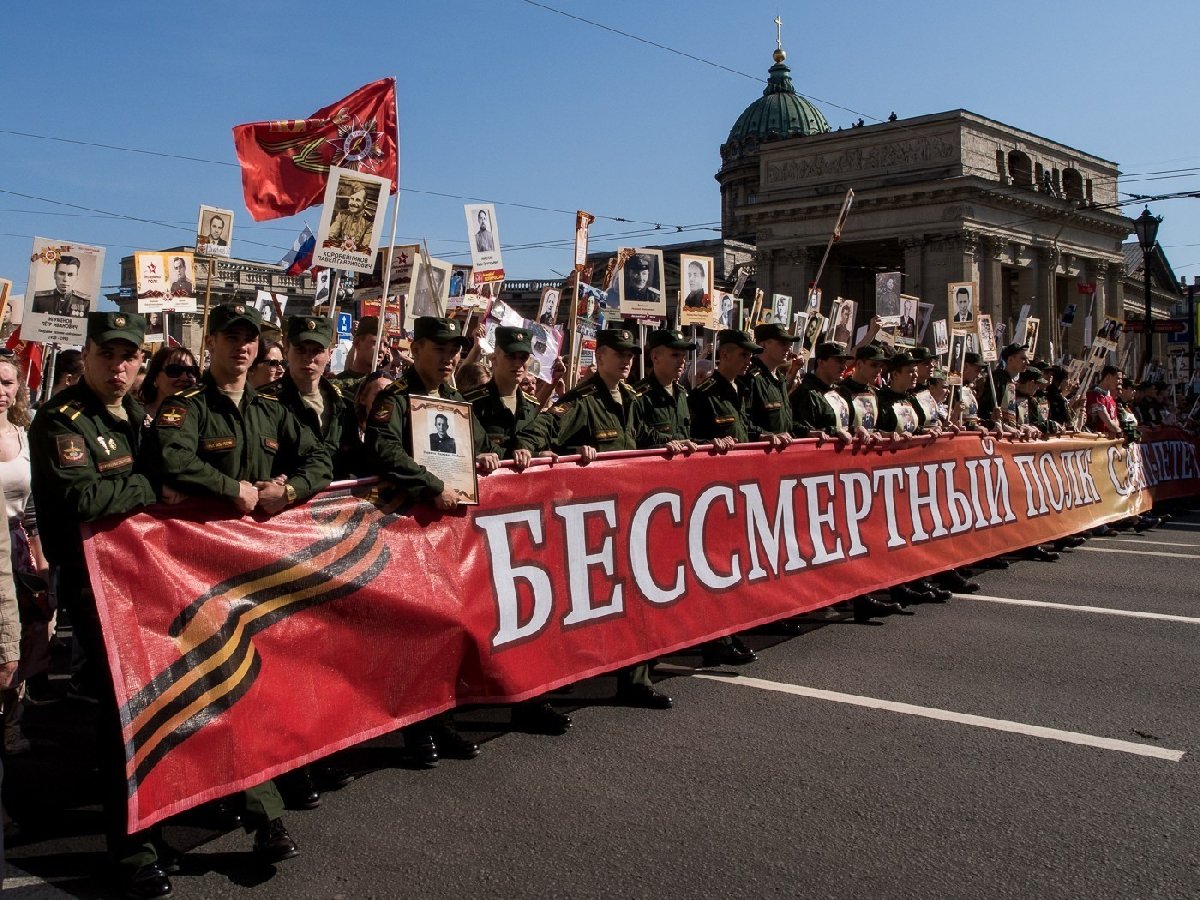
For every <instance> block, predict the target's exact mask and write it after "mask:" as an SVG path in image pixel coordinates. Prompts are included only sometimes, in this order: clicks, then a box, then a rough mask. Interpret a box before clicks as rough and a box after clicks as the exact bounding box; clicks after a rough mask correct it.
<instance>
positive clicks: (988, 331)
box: [976, 313, 1000, 363]
mask: <svg viewBox="0 0 1200 900" xmlns="http://www.w3.org/2000/svg"><path fill="white" fill-rule="evenodd" d="M976 324H978V326H979V358H980V359H982V360H983V361H984V362H985V363H994V362H996V361H997V360H998V359H1000V353H999V351H998V350H997V349H996V330H995V329H994V328H993V327H992V317H991V316H990V315H988V314H987V313H979V315H978V316H976Z"/></svg>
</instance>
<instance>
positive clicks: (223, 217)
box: [196, 205, 233, 259]
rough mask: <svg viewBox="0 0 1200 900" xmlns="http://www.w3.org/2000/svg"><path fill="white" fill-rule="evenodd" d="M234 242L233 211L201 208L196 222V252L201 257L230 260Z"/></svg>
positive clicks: (209, 207) (212, 207) (213, 207)
mask: <svg viewBox="0 0 1200 900" xmlns="http://www.w3.org/2000/svg"><path fill="white" fill-rule="evenodd" d="M232 242H233V210H231V209H220V208H219V207H216V206H204V205H201V206H200V218H199V219H198V220H197V221H196V252H197V253H199V254H200V255H201V256H220V257H223V258H225V259H228V258H229V245H230V244H231V243H232Z"/></svg>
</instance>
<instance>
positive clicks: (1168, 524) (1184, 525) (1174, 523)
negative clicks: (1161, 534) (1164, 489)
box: [1151, 513, 1200, 528]
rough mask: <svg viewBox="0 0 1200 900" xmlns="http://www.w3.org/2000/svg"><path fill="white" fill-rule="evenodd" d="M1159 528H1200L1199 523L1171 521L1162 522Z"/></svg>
mask: <svg viewBox="0 0 1200 900" xmlns="http://www.w3.org/2000/svg"><path fill="white" fill-rule="evenodd" d="M1151 515H1153V513H1151ZM1159 528H1200V522H1177V521H1175V520H1174V519H1172V520H1171V521H1170V522H1164V523H1163V524H1162V525H1160V526H1159Z"/></svg>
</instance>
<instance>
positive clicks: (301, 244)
mask: <svg viewBox="0 0 1200 900" xmlns="http://www.w3.org/2000/svg"><path fill="white" fill-rule="evenodd" d="M316 249H317V236H316V235H315V234H313V233H312V229H311V228H309V227H308V226H307V225H305V226H304V230H303V231H302V232H300V236H299V237H298V238H296V241H295V243H293V244H292V249H291V250H289V251H288V252H287V253H286V254H285V255H284V257H283V259H281V260H280V261H279V264H280V265H281V266H284V267H286V268H287V273H288V274H289V275H299V274H300V273H302V272H306V271H308V269H309V267H310V266H312V259H313V252H314V251H315V250H316Z"/></svg>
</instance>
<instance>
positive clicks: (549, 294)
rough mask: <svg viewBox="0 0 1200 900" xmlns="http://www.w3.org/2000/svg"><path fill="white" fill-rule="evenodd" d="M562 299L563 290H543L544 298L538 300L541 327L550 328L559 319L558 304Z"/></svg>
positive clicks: (551, 288) (552, 288)
mask: <svg viewBox="0 0 1200 900" xmlns="http://www.w3.org/2000/svg"><path fill="white" fill-rule="evenodd" d="M561 299H562V288H556V287H547V288H542V296H541V297H540V298H539V300H538V317H537V321H538V324H539V325H545V326H550V325H553V324H554V321H555V319H557V318H558V304H559V301H560V300H561Z"/></svg>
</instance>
